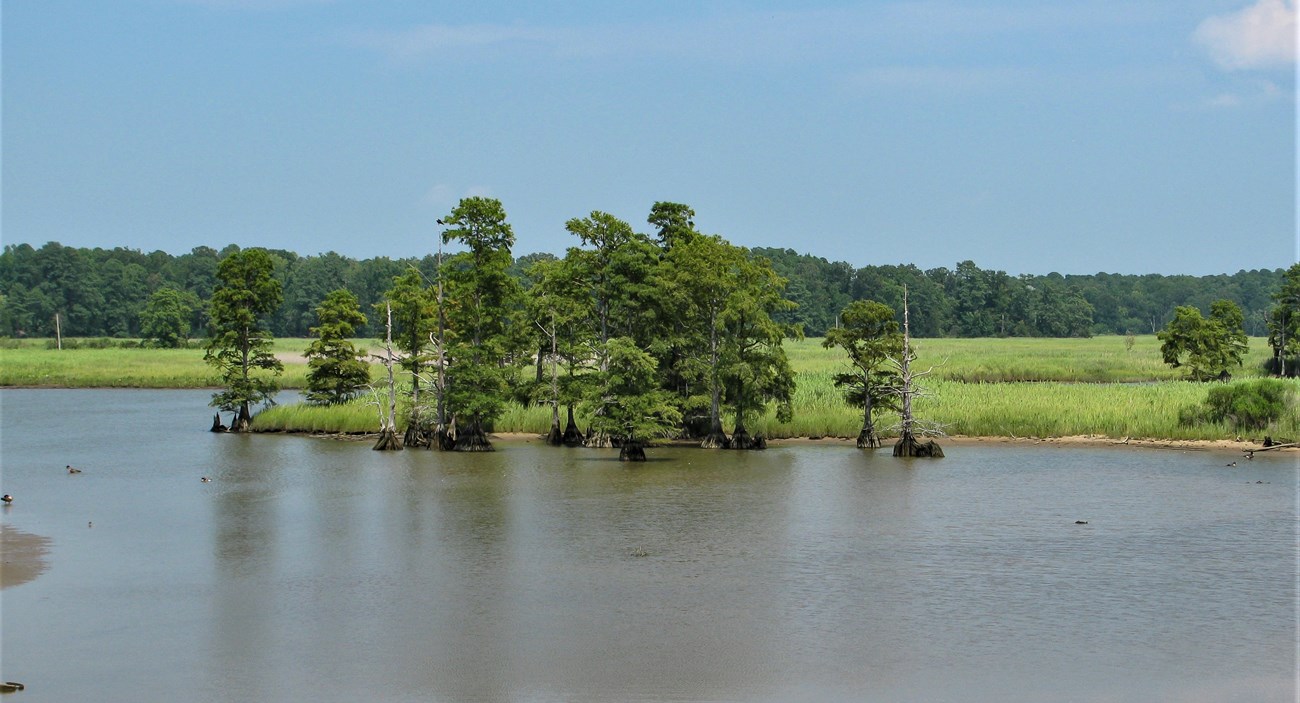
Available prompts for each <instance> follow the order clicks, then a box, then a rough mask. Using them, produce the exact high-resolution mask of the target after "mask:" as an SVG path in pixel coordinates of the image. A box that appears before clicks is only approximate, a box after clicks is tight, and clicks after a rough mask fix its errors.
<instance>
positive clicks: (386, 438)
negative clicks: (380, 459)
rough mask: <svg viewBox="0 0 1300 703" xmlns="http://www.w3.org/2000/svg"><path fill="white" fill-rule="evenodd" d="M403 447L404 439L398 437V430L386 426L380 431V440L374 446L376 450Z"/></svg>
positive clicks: (382, 450) (386, 450)
mask: <svg viewBox="0 0 1300 703" xmlns="http://www.w3.org/2000/svg"><path fill="white" fill-rule="evenodd" d="M401 448H402V440H400V439H398V437H397V432H395V431H394V430H393V428H391V427H388V428H385V429H384V430H383V431H382V432H380V433H379V440H378V441H377V442H375V446H374V447H372V449H374V450H375V451H380V452H388V451H397V450H399V449H401Z"/></svg>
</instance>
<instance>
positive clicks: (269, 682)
mask: <svg viewBox="0 0 1300 703" xmlns="http://www.w3.org/2000/svg"><path fill="white" fill-rule="evenodd" d="M206 398H207V395H206V394H203V393H189V392H142V391H116V392H110V391H16V390H6V391H3V392H0V407H2V412H3V415H2V420H3V422H2V424H0V432H2V435H0V439H2V441H3V445H2V446H0V450H2V451H0V461H2V462H3V474H2V476H3V482H4V485H3V490H4V491H6V492H13V493H15V494H21V495H22V496H23V500H22V501H21V502H19V503H15V505H13V506H11V508H10V509H8V510H6V511H5V512H4V514H3V516H2V517H3V521H4V523H3V524H4V526H5V527H6V529H9V528H17V529H22V530H25V531H27V532H31V533H35V534H41V535H48V536H49V537H50V538H51V543H50V545H49V554H48V557H47V559H48V562H49V565H50V568H49V570H48V572H46V573H45V574H43V575H42V576H40V577H39V578H37V579H36V580H35V581H32V582H30V583H26V584H23V585H20V586H15V587H13V588H9V589H6V590H5V591H4V593H3V601H2V605H3V610H2V612H0V616H2V618H3V636H2V641H0V644H2V645H3V649H2V650H0V655H2V656H0V665H2V666H3V670H2V671H0V675H3V676H4V677H5V678H8V679H15V680H20V681H23V682H24V683H27V684H28V690H27V691H25V692H24V694H23V695H24V700H26V701H66V700H100V701H117V700H121V701H128V700H130V701H136V700H180V701H185V700H196V701H247V700H285V701H319V700H395V701H407V700H409V701H428V700H435V701H517V700H566V701H584V700H585V701H606V700H648V701H669V700H769V701H786V700H808V701H821V700H879V701H897V700H917V701H921V700H987V701H994V700H999V701H1000V700H1024V701H1056V700H1060V701H1064V700H1133V701H1146V700H1171V701H1172V700H1187V699H1196V700H1216V701H1218V700H1242V701H1259V700H1263V701H1270V700H1277V701H1282V700H1286V701H1290V700H1293V699H1294V693H1295V684H1294V677H1293V658H1294V653H1295V635H1296V628H1295V619H1294V612H1295V611H1294V606H1295V600H1296V594H1295V585H1294V584H1295V576H1296V561H1295V556H1296V541H1295V527H1296V499H1295V477H1296V474H1297V471H1296V469H1297V466H1296V459H1295V455H1294V454H1292V455H1276V454H1275V455H1273V456H1269V455H1258V456H1257V457H1256V459H1255V460H1254V461H1252V462H1240V463H1239V465H1238V467H1236V468H1235V469H1228V468H1225V467H1224V466H1223V465H1224V464H1225V463H1226V460H1225V455H1223V454H1214V453H1206V452H1172V451H1133V450H1118V449H1065V448H1058V447H1052V448H1041V447H1040V448H1023V447H1010V446H997V445H992V446H981V447H959V448H954V450H953V451H951V452H950V453H949V457H948V458H945V459H943V460H941V461H925V460H918V461H908V460H896V459H893V458H892V457H888V456H886V455H883V454H882V455H870V454H866V453H863V452H859V451H857V450H853V449H848V448H844V447H839V446H808V445H804V446H797V447H784V448H773V449H770V450H768V451H766V452H759V453H728V452H705V451H701V450H692V449H657V450H653V451H652V458H654V459H657V460H656V461H651V462H649V463H647V464H646V465H643V466H637V467H627V466H625V465H622V464H620V463H619V462H617V461H615V460H614V456H615V454H614V453H612V452H601V451H595V450H575V449H552V448H547V447H543V446H540V445H539V444H536V443H532V444H525V443H514V444H503V445H501V447H500V451H498V452H496V453H493V454H487V455H454V454H452V455H448V454H439V453H431V452H427V451H406V452H398V453H381V452H372V451H370V450H369V445H368V444H365V443H348V442H336V441H332V440H319V439H311V438H305V437H281V436H268V437H262V436H257V437H240V436H229V435H213V434H210V433H208V432H206V431H205V430H206V427H207V426H208V424H209V422H210V415H209V412H208V408H207V407H206ZM108 417H112V418H114V421H113V422H112V423H105V422H104V421H103V419H104V418H108ZM52 427H57V428H59V429H58V432H59V436H60V437H62V438H64V439H65V440H66V441H65V442H64V443H63V444H60V445H58V448H57V449H51V446H52V445H51V443H50V442H49V441H48V434H49V432H50V431H51V429H50V428H52ZM124 428H125V429H124ZM132 432H134V435H133V434H132ZM66 464H74V465H77V466H82V467H84V468H85V472H84V473H83V474H80V475H77V476H68V475H67V474H66V472H64V471H63V470H62V467H63V466H64V465H66ZM204 475H206V476H212V477H213V478H214V480H213V482H212V483H201V482H200V481H199V480H198V479H199V477H200V476H204ZM1079 519H1083V520H1087V521H1088V524H1087V525H1076V524H1074V522H1075V520H1079ZM90 520H93V521H94V528H93V529H88V528H87V526H86V525H87V522H88V521H90ZM106 682H112V685H106Z"/></svg>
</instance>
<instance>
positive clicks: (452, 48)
mask: <svg viewBox="0 0 1300 703" xmlns="http://www.w3.org/2000/svg"><path fill="white" fill-rule="evenodd" d="M564 34H566V32H565V31H564V30H557V29H550V28H545V27H528V26H524V25H495V24H473V25H463V26H451V25H445V24H427V25H423V26H420V27H414V28H411V29H407V30H401V31H393V32H364V33H360V34H357V35H356V36H355V38H354V41H355V43H357V44H359V45H361V46H364V47H367V48H371V49H377V50H379V51H382V52H384V53H386V54H388V55H390V56H392V57H393V58H397V59H403V60H408V61H409V60H415V59H420V58H423V57H426V56H429V55H432V54H438V53H448V52H450V53H457V52H466V51H475V50H479V51H481V50H485V49H487V50H490V49H493V48H494V47H499V46H503V45H507V46H508V45H517V44H520V43H532V44H542V45H551V46H553V45H556V44H559V43H561V42H563V40H564Z"/></svg>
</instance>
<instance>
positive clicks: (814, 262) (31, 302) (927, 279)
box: [0, 235, 1283, 337]
mask: <svg viewBox="0 0 1300 703" xmlns="http://www.w3.org/2000/svg"><path fill="white" fill-rule="evenodd" d="M433 243H434V237H433V236H432V235H431V236H430V245H431V246H430V248H432V245H433ZM237 249H238V247H236V246H234V245H229V246H227V247H225V248H224V249H221V250H217V249H212V248H210V247H196V248H194V249H193V250H191V251H190V252H189V253H186V254H181V255H173V254H169V253H167V252H163V251H154V252H149V253H144V252H141V251H139V250H136V249H128V248H124V247H118V248H114V249H101V248H95V249H87V248H74V247H65V246H62V245H60V244H58V243H57V242H50V243H47V244H45V245H44V246H42V247H40V248H35V247H33V246H31V245H30V244H8V245H6V246H5V249H4V253H3V254H0V336H9V337H19V336H27V337H51V336H54V333H55V314H56V313H57V314H58V315H59V322H60V326H61V332H62V334H63V335H65V336H82V337H100V336H108V337H138V336H141V312H142V311H143V309H144V307H145V303H146V301H147V300H148V299H149V296H150V295H151V294H152V293H153V292H154V291H156V290H157V289H159V288H162V287H174V288H177V289H179V290H182V291H187V292H190V293H192V294H193V295H194V296H196V297H197V298H198V299H199V300H200V301H204V302H206V301H208V300H209V299H210V298H211V295H212V290H213V287H214V285H215V283H216V270H217V262H218V261H219V260H220V259H221V258H222V257H223V256H225V255H226V254H228V253H230V252H231V251H235V250H237ZM269 251H270V254H271V256H272V258H273V259H274V260H275V276H276V277H277V278H279V280H280V281H281V284H282V285H283V290H284V302H283V303H282V304H281V305H280V307H279V309H278V310H277V311H276V312H275V313H274V314H273V315H272V317H271V320H270V330H271V332H272V333H273V334H275V335H276V336H285V337H306V336H308V329H309V327H311V326H312V325H314V324H315V321H316V320H315V310H316V306H317V305H318V304H320V302H321V301H322V300H323V299H324V298H325V296H326V295H327V294H328V293H329V292H330V291H332V290H335V289H338V288H347V289H348V290H350V291H352V293H353V294H355V295H356V297H357V299H358V301H359V302H360V304H361V309H362V310H365V311H370V310H373V307H372V306H373V305H374V304H375V303H377V302H380V301H381V300H382V299H383V295H384V293H385V291H387V290H388V289H389V288H391V287H392V285H393V277H394V276H397V275H399V274H401V273H403V272H405V271H407V270H409V269H410V268H411V267H414V268H415V269H417V270H419V271H420V272H421V273H422V274H423V275H424V276H425V277H426V278H427V279H429V280H432V278H433V277H434V274H435V271H436V268H437V264H436V261H435V257H434V256H433V255H432V254H426V255H424V256H423V257H422V258H415V257H411V258H403V259H390V258H388V257H377V258H373V259H362V260H357V259H351V258H348V257H345V256H340V255H338V254H335V253H333V252H328V253H325V254H320V255H313V256H301V255H299V254H297V253H295V252H291V251H284V250H280V249H272V250H269ZM749 251H750V253H751V254H753V255H755V256H761V257H765V258H767V259H768V260H770V261H771V264H772V268H773V269H774V270H775V271H776V272H777V273H778V274H779V275H781V276H782V277H784V278H785V279H787V281H788V284H787V287H786V289H785V297H786V298H788V299H790V300H792V301H794V302H795V303H797V304H798V307H797V308H795V309H792V310H788V311H782V312H780V313H777V315H776V318H777V319H778V320H779V321H780V322H782V323H798V324H802V325H803V330H804V333H805V334H807V335H809V336H822V335H824V334H825V332H826V330H827V329H829V328H831V327H833V326H834V325H835V324H836V316H837V315H838V314H839V312H840V311H841V310H843V309H844V307H845V306H846V305H847V304H848V303H849V302H851V301H853V300H864V299H872V300H877V301H880V302H883V303H886V304H888V305H889V306H890V307H892V308H893V309H894V310H901V309H902V306H901V302H902V290H903V286H904V285H906V286H907V287H908V290H909V296H910V299H911V309H912V320H911V323H912V330H913V333H914V334H916V335H917V336H921V337H993V336H1040V337H1069V336H1087V335H1091V334H1125V333H1127V332H1133V333H1140V334H1149V333H1154V332H1156V331H1158V330H1160V329H1162V328H1164V326H1165V325H1166V324H1168V323H1169V321H1170V320H1171V319H1172V318H1173V316H1174V310H1175V308H1177V307H1178V306H1182V305H1191V306H1195V307H1197V308H1200V309H1201V310H1202V311H1205V312H1207V313H1208V311H1209V309H1210V305H1211V303H1212V302H1214V301H1215V300H1219V299H1227V300H1231V301H1233V302H1235V303H1236V304H1237V305H1239V306H1240V307H1241V309H1242V311H1243V313H1244V316H1245V329H1246V332H1247V333H1248V334H1250V335H1252V336H1263V335H1267V334H1268V330H1267V326H1266V319H1267V318H1266V316H1267V313H1268V310H1269V309H1270V308H1271V307H1272V306H1273V301H1272V300H1271V299H1270V297H1269V296H1270V295H1271V294H1272V293H1273V292H1274V291H1276V290H1277V289H1278V286H1279V285H1281V281H1282V273H1283V270H1282V269H1275V270H1267V269H1259V270H1254V271H1239V272H1237V273H1235V274H1231V275H1226V274H1223V275H1215V276H1186V275H1177V276H1163V275H1159V274H1146V275H1121V274H1107V273H1098V274H1093V275H1086V276H1085V275H1065V276H1063V275H1061V274H1058V273H1049V274H1046V275H1020V276H1012V275H1009V274H1007V273H1006V272H1004V271H996V270H989V269H981V268H979V266H977V265H976V264H975V263H974V262H972V261H962V262H960V263H958V264H956V266H955V268H953V269H948V268H943V267H940V268H935V269H929V270H921V269H920V268H918V267H916V266H913V265H910V264H908V265H869V266H863V267H861V268H855V267H854V266H853V265H852V264H849V263H847V262H843V261H835V262H832V261H827V260H826V259H824V258H820V257H815V256H810V255H807V254H799V253H796V252H795V251H793V250H791V249H770V248H754V249H750V250H749ZM554 258H555V257H554V256H553V255H551V254H547V253H540V254H528V255H525V256H520V257H518V258H517V259H515V260H514V265H513V266H512V267H511V269H510V271H511V273H512V274H513V275H514V276H515V277H516V278H518V279H519V280H520V281H521V282H522V283H524V285H525V287H527V285H528V283H529V282H528V281H527V280H526V279H525V275H524V271H525V270H527V268H528V266H529V265H531V264H532V263H535V262H537V261H539V260H546V259H554ZM204 307H205V306H203V305H200V306H197V309H196V312H195V317H194V319H193V320H192V321H191V330H192V334H193V335H194V336H196V337H198V336H203V335H204V334H206V329H207V320H206V319H205V314H206V311H205V310H204V309H203V308H204ZM370 318H371V319H370V322H369V324H368V325H365V326H362V327H361V328H359V329H358V334H360V335H363V336H374V335H376V334H377V333H378V328H377V326H376V324H375V321H376V320H377V319H378V318H377V317H375V316H374V315H371V316H370Z"/></svg>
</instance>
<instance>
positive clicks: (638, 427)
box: [583, 337, 681, 443]
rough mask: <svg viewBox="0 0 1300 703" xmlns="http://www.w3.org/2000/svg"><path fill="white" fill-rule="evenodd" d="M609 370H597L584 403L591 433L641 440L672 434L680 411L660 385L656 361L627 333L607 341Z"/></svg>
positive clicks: (679, 417)
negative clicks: (593, 390)
mask: <svg viewBox="0 0 1300 703" xmlns="http://www.w3.org/2000/svg"><path fill="white" fill-rule="evenodd" d="M606 347H607V348H606V358H607V359H608V365H609V367H608V370H606V371H604V372H602V373H599V375H598V376H597V380H596V389H597V392H596V393H595V395H594V397H593V398H592V399H591V400H589V401H587V402H586V403H584V404H583V411H584V412H585V413H586V414H588V415H589V416H590V417H591V418H592V420H591V428H592V431H593V432H594V433H597V434H601V435H605V436H609V437H619V438H622V439H623V440H624V441H627V442H633V443H635V442H642V441H645V440H647V439H649V438H652V437H662V436H666V435H668V434H671V433H672V432H673V431H674V430H675V429H676V428H677V426H678V423H680V422H681V412H680V411H679V410H678V409H677V408H676V407H674V405H673V403H672V398H671V396H670V395H669V393H667V392H666V391H664V390H663V389H661V388H660V387H659V378H658V373H657V369H658V364H657V362H656V361H655V359H654V357H652V356H651V355H650V354H649V353H647V352H645V351H643V350H641V349H639V348H637V346H636V343H635V342H634V341H633V340H631V339H628V338H626V337H615V338H613V339H611V340H609V342H608V343H607V344H606Z"/></svg>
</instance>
